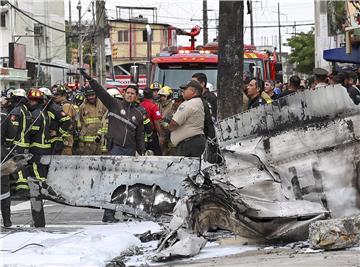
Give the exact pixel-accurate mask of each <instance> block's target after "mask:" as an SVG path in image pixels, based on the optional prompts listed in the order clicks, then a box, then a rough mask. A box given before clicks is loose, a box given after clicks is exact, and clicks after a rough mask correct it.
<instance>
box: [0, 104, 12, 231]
mask: <svg viewBox="0 0 360 267" xmlns="http://www.w3.org/2000/svg"><path fill="white" fill-rule="evenodd" d="M10 128H11V124H10V119H9V116H8V114H7V113H6V112H3V111H1V163H2V162H3V161H5V160H6V158H7V154H8V153H9V150H7V149H6V141H5V140H6V138H8V137H10V136H8V135H9V130H10ZM10 138H11V137H10ZM0 200H1V215H2V219H3V225H4V227H11V225H12V223H11V211H10V207H11V199H10V181H9V175H1V195H0Z"/></svg>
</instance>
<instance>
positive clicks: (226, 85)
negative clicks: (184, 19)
mask: <svg viewBox="0 0 360 267" xmlns="http://www.w3.org/2000/svg"><path fill="white" fill-rule="evenodd" d="M219 3H220V8H219V63H218V83H217V84H218V86H219V88H218V106H219V108H218V117H219V118H220V119H225V118H227V117H230V116H233V115H235V114H237V113H240V112H241V111H242V95H243V94H242V86H243V81H242V79H243V64H244V63H243V62H244V59H243V47H244V43H243V35H244V33H243V25H244V16H243V14H244V2H243V1H225V0H220V1H219Z"/></svg>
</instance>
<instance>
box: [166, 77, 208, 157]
mask: <svg viewBox="0 0 360 267" xmlns="http://www.w3.org/2000/svg"><path fill="white" fill-rule="evenodd" d="M181 88H182V89H183V90H184V92H183V97H184V100H185V102H183V103H182V104H181V105H180V106H179V108H178V110H177V111H176V113H175V114H174V116H173V118H172V120H171V122H170V124H169V130H170V131H171V135H170V138H171V142H172V143H173V144H174V145H175V146H176V148H177V155H178V156H184V157H200V156H201V154H202V153H203V152H204V149H205V136H204V119H205V112H204V104H203V101H202V99H201V94H202V87H201V85H200V84H199V83H198V82H197V81H195V80H191V81H189V82H188V83H187V84H186V85H185V86H182V87H181Z"/></svg>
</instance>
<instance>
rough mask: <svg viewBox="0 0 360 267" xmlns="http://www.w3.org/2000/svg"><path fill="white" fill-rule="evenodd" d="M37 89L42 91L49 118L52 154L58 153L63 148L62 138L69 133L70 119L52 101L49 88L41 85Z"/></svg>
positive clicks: (64, 138)
mask: <svg viewBox="0 0 360 267" xmlns="http://www.w3.org/2000/svg"><path fill="white" fill-rule="evenodd" d="M39 90H40V91H41V92H43V93H44V99H45V100H44V104H45V107H46V108H45V109H46V111H47V112H48V115H49V117H50V119H51V123H50V136H51V139H50V141H51V144H52V154H53V155H60V154H61V153H62V151H63V149H64V140H66V138H67V137H68V135H69V134H70V133H69V129H70V127H71V119H70V117H69V116H68V115H66V113H65V112H64V111H63V109H62V107H61V106H60V105H58V104H56V103H55V102H54V101H53V96H52V93H51V91H50V89H48V88H46V87H41V88H39Z"/></svg>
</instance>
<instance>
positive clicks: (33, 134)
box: [29, 104, 51, 155]
mask: <svg viewBox="0 0 360 267" xmlns="http://www.w3.org/2000/svg"><path fill="white" fill-rule="evenodd" d="M29 109H30V111H31V116H32V119H33V124H32V126H31V130H30V150H29V152H30V153H31V154H34V155H51V141H50V122H51V119H50V117H49V115H48V113H47V112H46V111H44V110H43V106H42V105H41V104H37V105H35V106H32V107H30V108H29Z"/></svg>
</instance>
